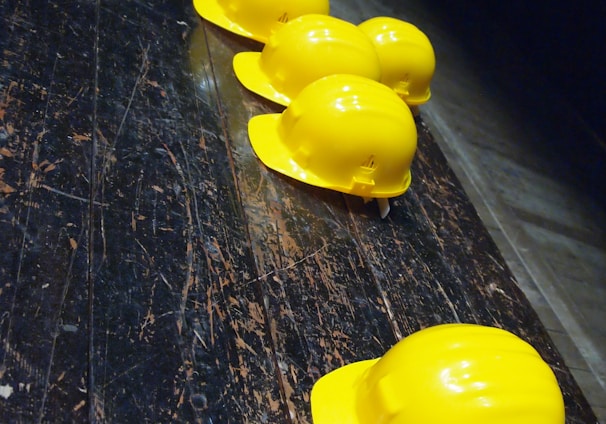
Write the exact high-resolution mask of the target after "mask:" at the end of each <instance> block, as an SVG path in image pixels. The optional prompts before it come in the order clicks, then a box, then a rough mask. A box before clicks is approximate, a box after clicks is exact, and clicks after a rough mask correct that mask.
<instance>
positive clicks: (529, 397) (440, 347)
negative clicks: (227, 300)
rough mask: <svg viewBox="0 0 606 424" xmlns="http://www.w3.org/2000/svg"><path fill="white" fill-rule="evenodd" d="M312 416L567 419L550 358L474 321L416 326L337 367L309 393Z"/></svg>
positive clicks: (554, 423)
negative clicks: (375, 354)
mask: <svg viewBox="0 0 606 424" xmlns="http://www.w3.org/2000/svg"><path fill="white" fill-rule="evenodd" d="M311 410H312V417H313V422H314V424H332V423H341V424H371V423H372V424H411V423H423V424H444V423H450V424H486V423H491V424H514V423H515V424H564V422H565V412H564V401H563V397H562V392H561V391H560V388H559V386H558V382H557V380H556V377H555V375H554V373H553V371H552V370H551V368H550V367H549V365H548V364H547V363H546V362H545V361H544V360H543V359H542V358H541V356H540V355H539V353H538V352H537V351H536V350H535V349H534V348H533V347H532V346H531V345H530V344H528V343H527V342H525V341H523V340H522V339H520V338H519V337H517V336H515V335H514V334H512V333H510V332H508V331H505V330H502V329H498V328H493V327H486V326H481V325H475V324H443V325H437V326H434V327H429V328H426V329H424V330H421V331H418V332H417V333H414V334H412V335H410V336H408V337H406V338H404V339H403V340H401V341H400V342H398V343H397V344H396V345H395V346H393V347H392V348H391V349H390V350H389V351H388V352H387V353H386V354H385V355H384V356H383V357H382V358H379V359H369V360H365V361H361V362H355V363H352V364H349V365H346V366H344V367H341V368H339V369H337V370H334V371H332V372H330V373H328V374H326V375H325V376H323V377H322V378H320V379H319V380H318V381H317V382H316V384H315V385H314V387H313V389H312V393H311Z"/></svg>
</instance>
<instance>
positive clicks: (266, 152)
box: [248, 113, 328, 188]
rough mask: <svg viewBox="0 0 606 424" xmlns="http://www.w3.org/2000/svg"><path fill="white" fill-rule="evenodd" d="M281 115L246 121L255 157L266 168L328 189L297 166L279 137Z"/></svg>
mask: <svg viewBox="0 0 606 424" xmlns="http://www.w3.org/2000/svg"><path fill="white" fill-rule="evenodd" d="M281 116H282V114H280V113H272V114H266V115H257V116H254V117H252V118H251V119H250V121H248V137H249V139H250V144H251V145H252V148H253V150H254V152H255V154H256V155H257V157H258V158H259V159H260V160H261V162H263V163H264V164H265V165H266V166H267V167H268V168H270V169H273V170H274V171H276V172H279V173H281V174H284V175H287V176H289V177H291V178H294V179H295V180H298V181H302V182H304V183H307V184H311V185H313V186H317V187H323V188H328V187H327V186H326V183H325V181H324V180H323V179H321V178H319V177H318V176H317V175H315V174H313V173H311V172H309V171H307V170H305V169H304V168H303V167H301V166H299V164H297V162H295V161H294V160H293V159H292V157H291V152H290V151H289V150H288V149H287V148H286V147H285V146H286V143H285V141H284V140H282V138H281V137H280V134H279V131H278V126H279V124H280V118H281Z"/></svg>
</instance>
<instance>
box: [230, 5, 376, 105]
mask: <svg viewBox="0 0 606 424" xmlns="http://www.w3.org/2000/svg"><path fill="white" fill-rule="evenodd" d="M233 67H234V71H235V74H236V77H237V78H238V80H240V82H241V83H242V84H243V85H244V86H245V87H246V88H247V89H249V90H251V91H252V92H254V93H256V94H258V95H260V96H262V97H265V98H266V99H269V100H271V101H273V102H276V103H279V104H281V105H284V106H287V105H288V104H289V103H290V102H291V100H292V99H293V98H294V97H296V96H297V94H298V93H299V92H300V91H301V90H302V89H303V88H304V87H306V86H307V85H309V84H311V83H312V82H314V81H315V80H317V79H320V78H322V77H325V76H328V75H332V74H354V75H360V76H363V77H367V78H370V79H373V80H377V81H378V80H379V79H380V78H381V66H380V63H379V57H378V56H377V52H376V51H375V48H374V46H373V43H372V42H371V40H370V39H369V37H368V36H367V35H366V34H364V33H363V32H362V31H361V30H360V29H359V28H358V27H357V26H356V25H354V24H352V23H350V22H347V21H344V20H341V19H338V18H335V17H332V16H326V15H313V14H310V15H305V16H301V17H299V18H297V19H294V20H292V21H289V22H288V23H286V24H284V25H283V26H282V28H280V29H279V30H278V31H276V32H275V33H274V34H273V35H272V36H271V37H270V39H269V41H268V42H267V44H266V45H265V47H264V48H263V50H262V51H261V52H241V53H238V54H236V55H235V57H234V59H233Z"/></svg>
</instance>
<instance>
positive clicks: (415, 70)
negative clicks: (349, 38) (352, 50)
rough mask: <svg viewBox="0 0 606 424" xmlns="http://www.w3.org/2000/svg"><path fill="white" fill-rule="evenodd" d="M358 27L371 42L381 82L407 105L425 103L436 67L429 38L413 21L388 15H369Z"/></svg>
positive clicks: (429, 93) (428, 96)
mask: <svg viewBox="0 0 606 424" xmlns="http://www.w3.org/2000/svg"><path fill="white" fill-rule="evenodd" d="M358 28H360V30H362V31H363V32H364V33H365V34H366V35H368V37H370V38H371V40H372V42H373V43H374V45H375V49H376V51H377V54H378V55H379V61H380V63H381V82H382V83H384V84H385V85H387V86H389V87H391V88H392V89H394V90H395V91H396V92H397V93H398V94H399V95H400V96H401V97H402V98H403V99H404V100H405V101H406V103H408V104H409V105H420V104H423V103H425V102H427V101H428V100H429V98H430V97H431V90H430V83H431V80H432V78H433V75H434V72H435V68H436V58H435V53H434V50H433V46H432V45H431V42H430V41H429V38H427V36H426V35H425V34H424V33H423V32H422V31H421V30H420V29H419V28H417V27H416V26H414V25H413V24H411V23H408V22H405V21H402V20H400V19H396V18H391V17H383V16H379V17H376V18H371V19H369V20H367V21H364V22H362V23H361V24H360V25H358Z"/></svg>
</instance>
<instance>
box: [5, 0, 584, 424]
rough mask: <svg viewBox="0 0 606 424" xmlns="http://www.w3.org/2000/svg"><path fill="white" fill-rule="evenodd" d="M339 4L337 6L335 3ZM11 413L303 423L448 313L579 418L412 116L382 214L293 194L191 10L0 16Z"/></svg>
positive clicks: (52, 8) (515, 293) (208, 31)
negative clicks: (543, 364) (340, 372)
mask: <svg viewBox="0 0 606 424" xmlns="http://www.w3.org/2000/svg"><path fill="white" fill-rule="evenodd" d="M333 3H334V4H336V6H337V7H340V8H343V7H346V3H345V2H339V1H334V2H333ZM0 19H1V21H2V25H0V34H1V37H0V55H1V56H0V58H1V61H0V246H1V247H2V249H1V250H0V308H1V309H0V310H1V318H0V335H1V337H2V344H1V346H0V389H1V391H0V394H1V396H0V421H2V422H11V423H12V422H17V423H18V422H27V423H28V422H82V421H86V420H89V421H95V422H116V423H119V422H201V423H223V422H251V423H263V422H268V423H289V422H290V423H309V422H311V418H310V412H309V411H310V408H309V393H310V389H311V387H312V385H313V383H314V382H315V381H316V380H317V379H318V378H319V377H320V376H321V375H323V374H324V373H326V372H328V371H330V370H332V369H334V368H336V367H339V366H341V365H344V364H346V363H349V362H352V361H355V360H360V359H366V358H371V357H377V356H380V355H381V354H382V353H384V352H385V351H386V350H387V349H388V348H389V347H390V346H391V345H393V344H394V343H395V342H396V341H397V340H398V339H400V338H401V337H404V336H406V335H407V334H410V333H411V332H413V331H415V330H418V329H420V328H423V327H426V326H430V325H434V324H438V323H445V322H474V323H481V324H486V325H494V326H499V327H503V328H506V329H508V330H510V331H513V332H515V333H516V334H518V335H520V336H521V337H523V338H524V339H526V340H528V341H529V342H530V343H532V344H533V345H534V346H535V347H536V348H537V349H538V350H539V352H540V353H541V354H542V355H543V357H544V358H545V360H546V361H547V362H548V363H549V364H550V365H551V366H552V367H553V369H554V371H555V373H556V375H557V377H558V380H559V382H560V384H561V387H562V391H563V393H564V396H565V402H566V412H567V422H568V423H593V422H595V416H593V414H592V412H591V409H590V408H589V406H588V403H587V401H586V399H585V398H584V397H583V395H582V393H581V391H580V389H579V387H578V386H577V384H576V382H575V381H574V379H573V378H572V376H571V374H570V371H569V370H568V368H567V367H566V366H565V365H564V362H563V360H562V358H561V356H560V354H559V353H558V352H557V350H556V349H555V348H554V345H553V342H552V341H551V339H550V338H549V336H548V334H547V332H546V330H545V328H544V326H543V325H542V324H541V322H540V321H539V319H538V317H537V315H536V313H535V311H534V310H533V309H532V308H531V307H530V305H529V303H528V301H527V299H526V298H525V297H524V295H523V294H522V292H521V291H520V290H519V289H518V286H517V284H516V282H515V280H514V278H513V277H512V274H511V272H510V271H509V269H508V268H507V266H506V265H505V262H504V260H503V258H502V256H501V255H500V253H499V251H498V250H497V248H496V247H495V244H494V243H493V241H492V239H491V238H490V237H489V235H488V233H487V231H486V229H485V228H484V227H483V226H482V224H481V221H480V219H479V218H478V216H477V213H476V211H475V209H474V208H473V206H472V205H471V203H470V202H469V200H468V198H467V196H466V194H465V192H464V191H463V189H462V188H461V185H460V183H459V182H458V180H457V179H456V178H455V176H454V174H453V173H452V171H451V170H450V168H449V166H448V164H447V163H446V160H445V159H444V156H443V155H442V153H441V151H440V149H439V148H438V146H437V145H436V143H435V142H434V140H433V137H432V135H431V134H430V132H429V131H428V129H427V127H426V125H425V124H424V122H423V120H422V114H421V118H419V119H418V122H417V123H418V130H419V151H418V155H417V157H416V160H415V163H414V166H413V170H412V171H413V184H412V187H411V189H410V190H409V191H408V192H407V193H406V194H405V195H403V196H400V197H398V198H396V199H394V200H393V201H392V212H391V214H390V215H389V217H388V218H387V219H386V220H381V219H379V218H378V216H377V211H376V205H374V204H372V203H371V204H366V205H364V204H363V203H362V201H361V200H359V199H357V198H353V197H349V196H344V195H341V194H339V193H335V192H330V191H325V190H320V189H316V188H312V187H309V186H306V185H304V184H300V183H297V182H293V181H292V180H290V179H288V178H285V177H283V176H281V175H278V174H276V173H273V172H271V171H269V170H267V169H266V168H264V167H263V166H262V165H261V164H260V162H259V161H258V160H257V159H256V157H255V156H254V154H253V152H252V150H251V148H250V145H249V142H248V139H247V135H246V123H247V121H248V119H249V118H250V117H251V116H254V115H256V114H260V113H264V112H269V111H279V110H280V109H278V108H276V107H275V106H272V105H269V104H268V103H265V102H263V101H261V100H260V99H259V98H257V97H255V96H254V95H252V94H250V93H248V92H246V91H245V90H244V89H243V88H242V87H241V86H240V85H239V84H238V83H237V81H236V79H235V78H234V76H233V73H232V71H231V58H232V57H233V54H235V53H236V52H238V51H244V50H250V49H260V46H259V45H257V44H255V43H253V42H248V41H245V40H242V39H240V38H237V37H235V36H231V35H229V34H227V33H225V32H224V31H222V30H220V29H218V28H216V27H214V26H212V25H210V24H207V23H203V22H202V21H201V20H200V19H199V18H198V16H197V15H196V14H195V12H194V11H193V8H192V6H191V4H190V2H188V1H173V2H169V1H160V0H155V1H148V2H141V1H126V2H125V1H118V0H107V1H97V2H89V1H73V2H67V1H63V2H58V1H51V0H48V1H44V0H37V1H36V0H30V1H25V0H8V1H4V2H2V3H0Z"/></svg>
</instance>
